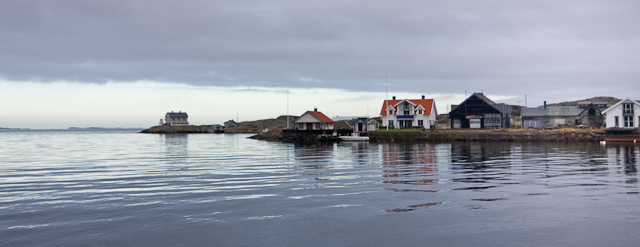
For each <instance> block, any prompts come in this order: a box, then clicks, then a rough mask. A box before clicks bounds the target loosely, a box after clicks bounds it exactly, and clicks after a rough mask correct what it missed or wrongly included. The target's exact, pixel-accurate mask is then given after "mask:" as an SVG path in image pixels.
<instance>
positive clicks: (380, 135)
mask: <svg viewBox="0 0 640 247" xmlns="http://www.w3.org/2000/svg"><path fill="white" fill-rule="evenodd" d="M285 129H286V127H282V126H277V127H275V126H272V127H271V128H268V129H267V128H265V129H263V130H262V131H257V129H256V128H242V127H241V128H237V129H235V130H232V131H228V132H226V133H256V135H253V136H251V137H249V138H252V139H257V140H266V141H285V142H287V141H290V140H288V139H287V138H283V134H282V131H283V130H285ZM140 133H155V134H170V133H184V134H188V133H219V132H216V129H215V127H214V126H213V125H201V126H153V127H151V128H149V129H145V130H142V131H141V132H140ZM368 135H369V137H370V141H371V142H451V141H503V142H599V141H603V140H604V129H574V128H566V129H552V130H535V129H523V128H520V129H497V130H469V129H464V130H462V129H457V130H452V129H444V130H435V131H430V130H423V131H417V130H391V131H386V130H378V131H373V132H369V133H368ZM289 139H290V138H289ZM311 139H314V138H311Z"/></svg>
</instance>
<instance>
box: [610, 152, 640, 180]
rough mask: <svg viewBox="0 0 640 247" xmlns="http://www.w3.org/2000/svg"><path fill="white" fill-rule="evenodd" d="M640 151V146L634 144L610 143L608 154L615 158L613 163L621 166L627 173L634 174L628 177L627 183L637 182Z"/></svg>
mask: <svg viewBox="0 0 640 247" xmlns="http://www.w3.org/2000/svg"><path fill="white" fill-rule="evenodd" d="M639 153H640V151H639V147H638V146H636V145H633V144H614V145H611V144H608V145H607V154H608V155H609V158H610V159H613V163H614V165H615V166H616V167H621V168H622V172H624V174H626V175H634V177H630V178H629V179H627V181H626V182H627V183H637V182H638V179H637V178H636V177H635V175H637V173H638V166H637V164H638V159H639V158H638V154H639Z"/></svg>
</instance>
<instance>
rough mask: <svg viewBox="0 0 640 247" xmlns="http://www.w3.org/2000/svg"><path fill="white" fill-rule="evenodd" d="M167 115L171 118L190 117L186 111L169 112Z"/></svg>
mask: <svg viewBox="0 0 640 247" xmlns="http://www.w3.org/2000/svg"><path fill="white" fill-rule="evenodd" d="M165 116H169V117H170V118H187V117H189V116H188V115H187V113H186V112H167V114H166V115H165Z"/></svg>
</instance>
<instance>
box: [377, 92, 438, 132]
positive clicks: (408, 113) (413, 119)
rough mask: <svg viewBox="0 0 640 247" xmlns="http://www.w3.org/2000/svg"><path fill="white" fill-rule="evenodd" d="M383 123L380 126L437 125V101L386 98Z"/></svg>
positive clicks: (426, 127)
mask: <svg viewBox="0 0 640 247" xmlns="http://www.w3.org/2000/svg"><path fill="white" fill-rule="evenodd" d="M380 115H382V116H381V119H382V125H381V127H380V128H386V127H387V126H389V128H390V129H402V128H414V127H417V128H425V129H429V128H431V126H435V125H436V116H437V115H438V111H437V110H436V102H435V101H434V100H433V99H425V98H424V95H422V99H401V100H398V99H396V96H393V98H392V99H391V100H385V101H384V102H383V103H382V110H381V111H380Z"/></svg>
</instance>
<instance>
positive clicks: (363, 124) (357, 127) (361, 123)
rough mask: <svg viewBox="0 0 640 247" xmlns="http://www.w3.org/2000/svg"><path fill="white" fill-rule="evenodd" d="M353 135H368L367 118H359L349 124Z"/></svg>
mask: <svg viewBox="0 0 640 247" xmlns="http://www.w3.org/2000/svg"><path fill="white" fill-rule="evenodd" d="M349 126H351V129H352V130H353V133H359V134H365V133H367V128H368V123H367V118H357V119H354V120H353V121H351V122H350V123H349Z"/></svg>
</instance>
